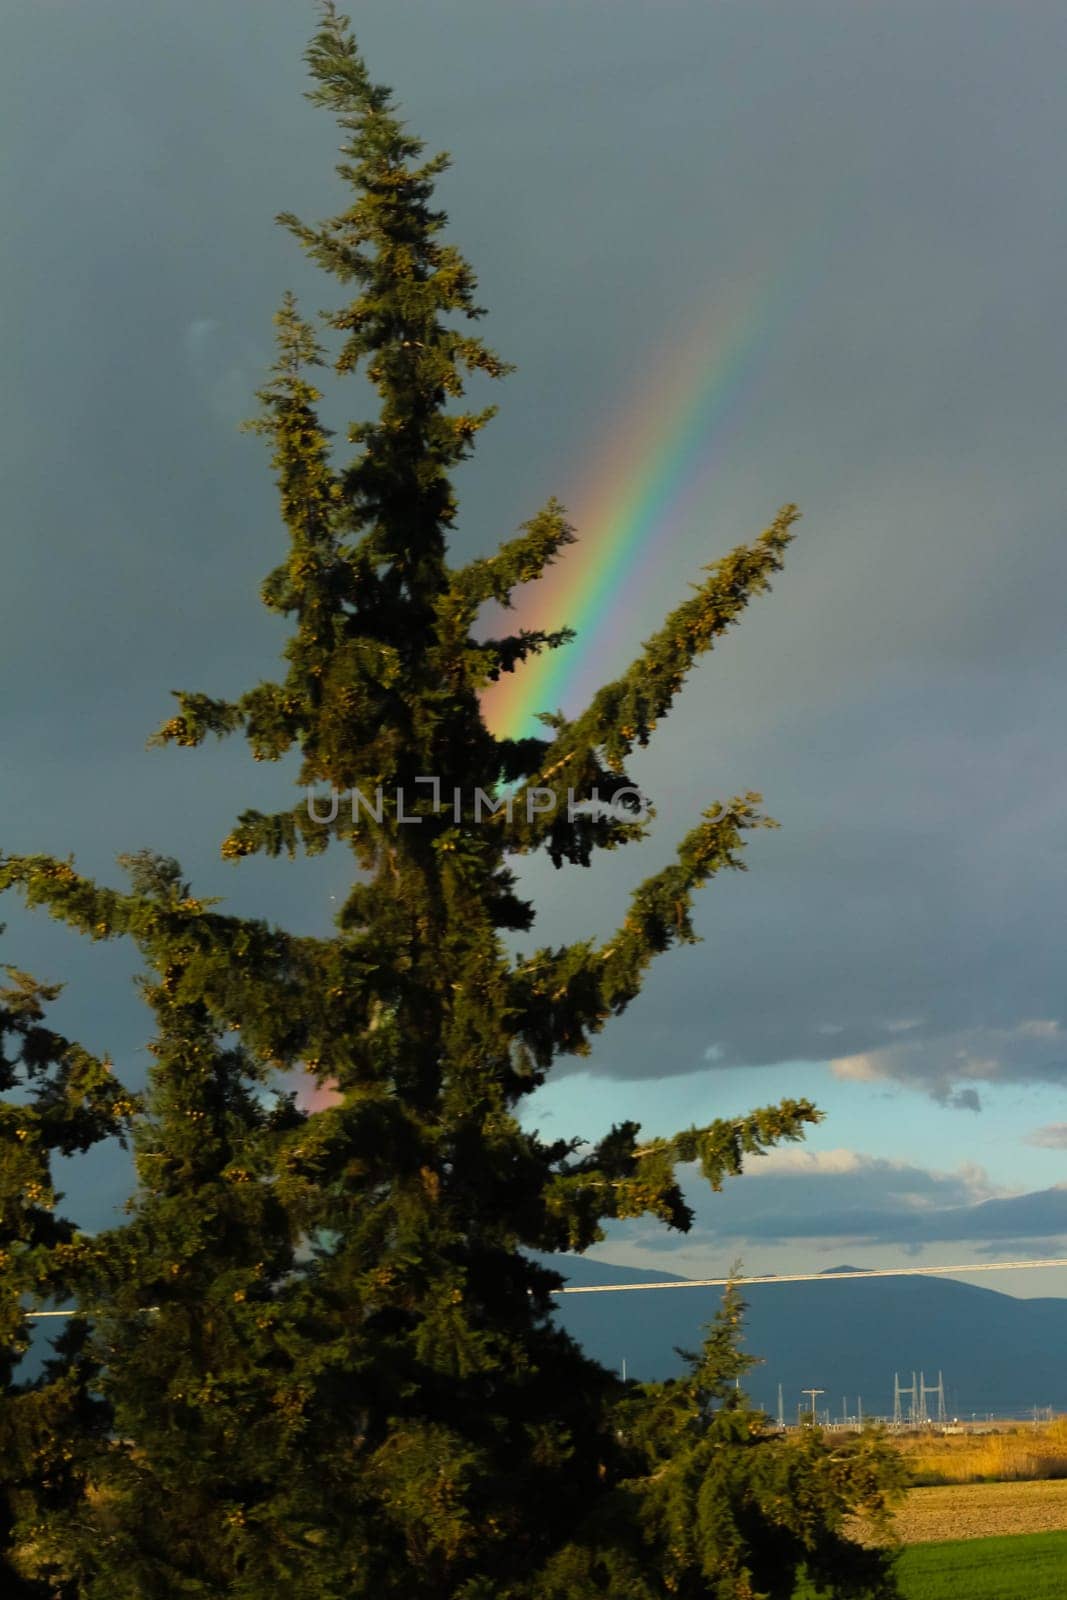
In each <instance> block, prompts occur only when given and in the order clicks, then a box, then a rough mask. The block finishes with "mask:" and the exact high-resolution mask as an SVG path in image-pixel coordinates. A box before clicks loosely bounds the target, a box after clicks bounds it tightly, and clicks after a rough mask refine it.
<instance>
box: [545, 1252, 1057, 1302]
mask: <svg viewBox="0 0 1067 1600" xmlns="http://www.w3.org/2000/svg"><path fill="white" fill-rule="evenodd" d="M1034 1267H1067V1256H1056V1257H1050V1258H1049V1259H1048V1260H1044V1261H979V1262H973V1261H966V1262H964V1263H963V1265H962V1266H951V1267H869V1268H861V1267H856V1268H849V1270H848V1271H847V1272H772V1273H765V1274H764V1275H763V1276H762V1277H753V1278H730V1277H727V1278H670V1279H667V1280H666V1281H665V1282H663V1283H583V1284H571V1285H569V1286H568V1287H567V1288H565V1289H553V1291H552V1293H553V1294H623V1293H627V1292H630V1291H633V1290H638V1289H721V1288H723V1287H724V1286H725V1285H726V1284H728V1283H732V1284H736V1285H737V1287H738V1288H742V1289H746V1288H749V1287H751V1286H752V1285H753V1284H765V1283H766V1284H773V1283H829V1282H830V1281H831V1280H832V1279H834V1278H928V1277H936V1276H938V1275H941V1274H944V1273H946V1272H1016V1271H1021V1270H1023V1269H1025V1268H1034Z"/></svg>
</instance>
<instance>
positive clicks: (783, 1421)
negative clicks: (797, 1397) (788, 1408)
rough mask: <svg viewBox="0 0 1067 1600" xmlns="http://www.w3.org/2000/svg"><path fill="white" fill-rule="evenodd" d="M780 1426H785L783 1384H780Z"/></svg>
mask: <svg viewBox="0 0 1067 1600" xmlns="http://www.w3.org/2000/svg"><path fill="white" fill-rule="evenodd" d="M778 1426H779V1427H780V1428H782V1429H784V1428H785V1408H784V1404H783V1401H782V1386H781V1384H779V1385H778Z"/></svg>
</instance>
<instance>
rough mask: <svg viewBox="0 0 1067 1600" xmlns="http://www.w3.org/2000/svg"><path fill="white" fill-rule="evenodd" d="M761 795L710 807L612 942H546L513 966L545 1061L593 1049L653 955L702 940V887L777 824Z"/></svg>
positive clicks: (522, 1032) (523, 1029)
mask: <svg viewBox="0 0 1067 1600" xmlns="http://www.w3.org/2000/svg"><path fill="white" fill-rule="evenodd" d="M759 801H760V796H759V795H758V794H755V793H750V794H747V795H745V796H744V797H736V798H735V799H733V800H731V801H730V803H729V805H728V806H725V807H723V806H721V805H715V806H712V807H711V808H709V810H708V811H706V812H705V813H704V820H703V821H702V822H701V823H700V825H699V826H698V827H696V828H694V829H692V830H691V832H690V833H688V834H687V835H686V837H685V838H684V839H683V841H682V843H681V845H680V846H679V849H678V859H677V861H676V862H674V863H673V865H671V866H669V867H665V868H664V869H663V871H662V872H659V873H657V874H656V875H655V876H654V877H652V878H649V879H647V880H646V881H645V882H644V883H643V884H641V885H640V887H639V888H638V889H636V890H635V891H634V894H633V898H632V900H631V903H630V911H629V914H628V916H627V918H626V920H625V922H624V923H623V925H622V927H621V928H620V929H619V930H618V932H617V933H616V935H615V937H614V938H613V939H612V940H611V941H610V943H609V944H608V945H607V946H605V947H603V948H601V949H597V948H595V947H594V946H593V944H592V943H591V942H590V941H582V942H580V943H576V944H572V945H568V946H566V947H564V948H563V949H560V950H552V949H548V948H546V949H543V950H539V951H538V952H537V953H536V954H535V955H534V956H533V957H532V958H531V959H530V960H528V961H523V962H522V963H521V964H520V965H518V966H517V967H515V968H514V969H513V989H512V1004H513V1006H514V1008H515V1017H516V1023H515V1026H516V1033H517V1034H518V1035H519V1036H520V1037H521V1038H522V1041H523V1043H524V1044H525V1045H526V1046H527V1047H528V1049H529V1050H530V1051H531V1052H532V1054H533V1056H534V1059H535V1060H536V1061H537V1062H538V1063H539V1064H540V1065H541V1066H544V1067H547V1066H548V1065H549V1064H550V1063H551V1061H552V1058H553V1057H554V1055H555V1054H557V1053H558V1052H560V1051H563V1052H566V1053H568V1054H574V1055H586V1054H588V1051H589V1037H590V1035H591V1034H595V1033H599V1032H600V1030H601V1029H602V1028H603V1026H604V1024H605V1023H606V1022H607V1021H608V1019H609V1018H610V1017H612V1016H618V1015H619V1014H620V1013H621V1012H622V1011H624V1010H625V1009H626V1007H627V1005H629V1003H630V1001H631V1000H632V999H634V997H635V996H636V995H637V994H638V993H639V992H640V988H641V983H642V980H643V976H644V973H645V971H646V970H647V968H648V967H649V965H650V964H651V962H652V959H653V957H655V956H657V955H660V954H661V953H662V952H663V951H665V950H668V949H670V948H671V946H672V945H674V944H694V943H696V942H697V935H696V934H695V932H694V931H693V925H692V920H691V911H692V905H693V896H694V894H695V893H696V891H697V890H698V889H701V888H702V887H703V886H704V884H705V883H707V881H708V879H709V878H712V877H714V875H715V874H716V873H717V872H720V871H722V870H724V869H730V870H732V871H744V870H745V864H744V861H743V860H742V859H741V855H740V852H741V850H742V849H743V848H744V839H743V837H742V836H743V834H744V833H745V832H747V831H749V830H751V829H753V828H774V827H777V823H775V822H774V821H772V820H771V819H770V818H769V817H765V816H763V815H762V813H760V812H759V811H757V810H756V807H757V805H758V804H759Z"/></svg>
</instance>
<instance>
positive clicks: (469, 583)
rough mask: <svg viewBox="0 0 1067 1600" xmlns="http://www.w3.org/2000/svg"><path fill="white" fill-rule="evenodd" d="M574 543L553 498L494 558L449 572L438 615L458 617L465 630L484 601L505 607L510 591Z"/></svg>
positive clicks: (533, 577) (540, 572) (534, 576)
mask: <svg viewBox="0 0 1067 1600" xmlns="http://www.w3.org/2000/svg"><path fill="white" fill-rule="evenodd" d="M574 542H575V533H574V529H573V528H572V527H571V525H570V523H569V522H568V521H567V518H566V514H565V512H564V510H563V507H562V505H561V504H560V502H559V501H558V500H557V499H555V497H553V498H552V499H551V500H549V502H548V504H547V505H546V506H545V507H544V508H543V509H542V510H541V511H539V512H538V513H537V515H536V516H535V517H531V518H530V521H529V522H524V523H523V525H522V531H521V533H519V534H518V535H517V536H516V537H515V538H514V539H509V540H508V541H507V542H506V543H505V544H502V545H501V546H500V548H499V550H497V552H496V553H495V555H491V556H484V557H481V558H479V559H478V560H477V561H472V562H470V564H469V565H468V566H466V567H461V568H460V569H459V570H458V571H456V572H453V574H452V578H451V581H450V583H449V586H448V589H447V590H446V592H445V594H444V595H443V596H442V598H441V602H440V609H441V611H442V612H443V613H444V614H445V615H446V616H447V617H448V618H450V619H451V618H453V617H455V616H456V615H457V614H458V616H459V617H460V618H461V620H462V622H463V624H464V625H466V626H469V625H470V623H471V622H473V621H474V618H475V615H476V614H477V611H478V608H479V606H482V605H484V604H485V602H486V601H487V600H495V601H496V602H497V604H498V605H502V606H509V605H510V604H511V594H512V590H513V589H516V588H517V587H518V586H519V584H524V583H533V582H534V581H535V580H536V579H537V578H540V577H541V576H542V575H543V574H544V572H545V571H546V570H547V568H548V567H549V566H550V565H551V564H552V563H553V562H554V561H555V559H556V557H557V556H558V555H559V553H560V551H561V550H564V549H566V547H567V545H569V544H573V543H574Z"/></svg>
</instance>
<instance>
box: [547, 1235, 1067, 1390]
mask: <svg viewBox="0 0 1067 1600" xmlns="http://www.w3.org/2000/svg"><path fill="white" fill-rule="evenodd" d="M551 1264H552V1265H553V1266H555V1267H556V1269H557V1270H558V1271H559V1272H560V1273H561V1274H563V1275H564V1276H565V1277H566V1279H567V1280H568V1282H570V1283H574V1284H576V1285H583V1284H597V1283H654V1282H663V1281H666V1280H668V1279H670V1280H675V1281H677V1282H679V1283H684V1282H685V1279H684V1278H678V1276H677V1274H675V1273H669V1272H648V1271H639V1270H636V1269H634V1268H631V1267H615V1266H610V1265H605V1264H603V1263H602V1262H596V1261H586V1260H583V1259H581V1258H580V1257H577V1256H558V1257H556V1258H554V1260H553V1262H552V1263H551ZM744 1294H745V1299H746V1300H747V1301H748V1304H749V1310H748V1313H747V1316H746V1338H745V1343H746V1346H747V1348H748V1349H749V1350H750V1351H751V1352H752V1354H753V1355H758V1356H760V1357H761V1358H762V1361H763V1364H762V1365H761V1366H759V1367H756V1368H755V1369H754V1370H753V1372H752V1373H751V1374H750V1376H749V1380H748V1383H747V1385H746V1387H747V1389H748V1392H749V1394H750V1395H751V1396H752V1398H753V1400H755V1401H756V1403H757V1404H759V1405H761V1406H763V1407H764V1408H765V1409H766V1410H768V1411H771V1412H773V1411H774V1410H775V1409H776V1408H777V1403H778V1401H777V1397H778V1385H779V1383H781V1384H782V1386H783V1390H784V1399H785V1409H786V1415H787V1417H789V1416H795V1415H796V1407H797V1403H798V1402H799V1401H800V1391H801V1389H803V1388H811V1387H815V1388H822V1389H825V1390H826V1395H825V1397H824V1398H823V1399H822V1400H820V1401H819V1404H820V1406H826V1405H829V1407H830V1409H831V1411H832V1413H833V1414H834V1415H835V1416H840V1415H841V1408H842V1401H843V1400H847V1402H848V1410H849V1412H850V1413H854V1412H855V1410H856V1397H857V1396H858V1395H862V1397H863V1408H864V1411H865V1412H866V1413H867V1414H873V1413H878V1414H881V1415H885V1414H888V1413H890V1412H891V1411H892V1406H893V1373H894V1371H898V1372H899V1373H900V1379H901V1382H902V1383H910V1382H911V1372H912V1369H913V1368H914V1369H915V1371H916V1372H918V1371H920V1370H925V1373H926V1378H927V1382H936V1381H937V1373H938V1368H940V1369H942V1370H943V1372H944V1375H945V1397H946V1401H947V1405H948V1410H949V1413H950V1414H954V1415H958V1416H960V1417H967V1418H970V1416H971V1415H972V1413H977V1414H978V1415H980V1416H981V1415H984V1414H985V1413H987V1412H993V1413H994V1414H999V1415H1009V1414H1012V1413H1016V1412H1021V1411H1024V1410H1025V1409H1026V1408H1028V1407H1030V1406H1034V1405H1037V1406H1053V1407H1055V1409H1056V1410H1062V1411H1067V1299H1041V1300H1017V1299H1013V1298H1012V1297H1011V1296H1010V1295H1006V1294H998V1293H997V1292H996V1291H995V1290H993V1289H981V1288H977V1287H975V1286H974V1285H973V1284H968V1283H959V1282H957V1281H956V1280H955V1279H952V1278H871V1279H869V1280H865V1279H862V1278H853V1279H845V1280H843V1281H841V1280H837V1281H835V1280H830V1281H827V1282H825V1283H818V1282H815V1283H782V1284H752V1285H749V1286H748V1287H746V1289H745V1291H744ZM559 1301H560V1319H561V1321H562V1323H563V1325H564V1326H565V1327H566V1328H567V1329H568V1330H569V1332H570V1333H572V1334H573V1336H574V1337H575V1338H576V1339H577V1340H578V1341H579V1342H580V1343H581V1344H582V1345H584V1347H585V1348H586V1349H587V1350H588V1351H589V1352H590V1354H592V1355H594V1356H595V1357H596V1358H597V1359H598V1360H599V1361H602V1362H604V1364H605V1365H607V1366H611V1367H616V1368H617V1367H621V1365H622V1362H623V1360H625V1361H626V1367H627V1372H628V1374H629V1375H630V1376H631V1377H636V1378H665V1377H671V1376H674V1375H676V1374H677V1373H678V1372H680V1371H681V1370H682V1363H681V1361H680V1359H679V1358H678V1357H677V1356H676V1355H675V1354H674V1349H675V1347H676V1346H681V1347H682V1348H687V1349H693V1347H694V1346H695V1345H699V1343H700V1337H701V1327H702V1325H703V1324H704V1323H706V1322H707V1321H708V1320H709V1319H710V1318H711V1317H712V1316H713V1315H714V1313H715V1310H716V1308H717V1306H718V1303H719V1291H718V1290H716V1289H678V1290H670V1289H667V1290H661V1291H656V1292H652V1293H648V1294H617V1295H615V1294H604V1295H599V1294H598V1295H561V1296H560V1297H559Z"/></svg>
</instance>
